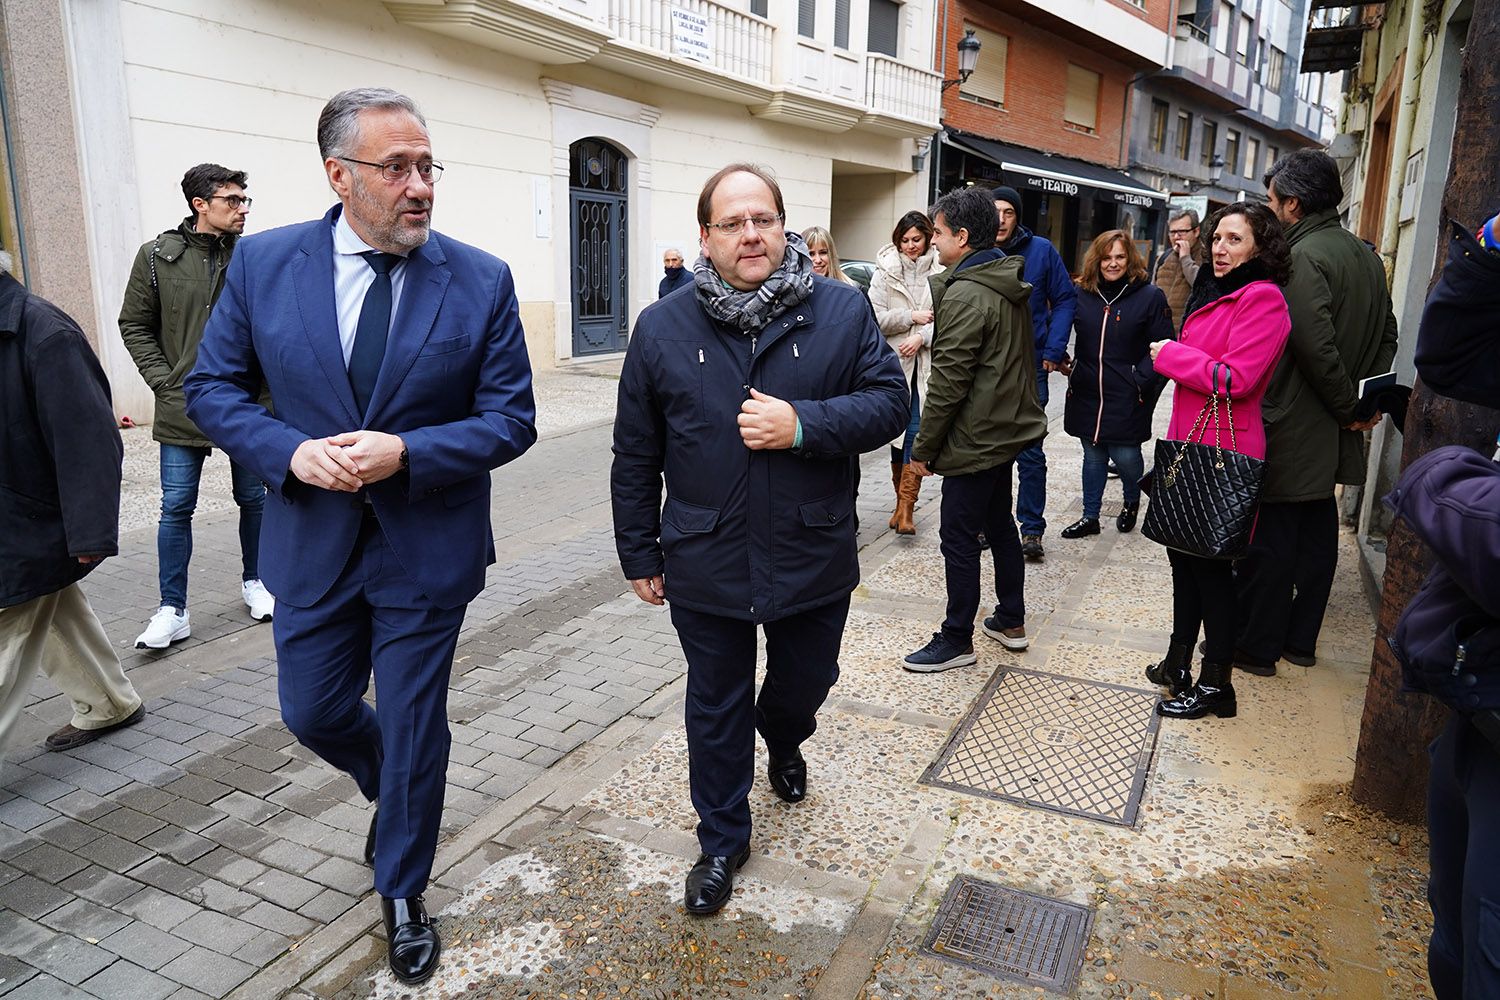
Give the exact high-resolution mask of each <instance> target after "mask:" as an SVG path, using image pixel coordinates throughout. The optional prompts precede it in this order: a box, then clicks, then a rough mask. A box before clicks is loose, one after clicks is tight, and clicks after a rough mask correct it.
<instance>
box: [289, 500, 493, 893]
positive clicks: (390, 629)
mask: <svg viewBox="0 0 1500 1000" xmlns="http://www.w3.org/2000/svg"><path fill="white" fill-rule="evenodd" d="M466 610H467V608H466V607H464V606H461V607H458V608H452V609H444V608H439V607H437V606H436V605H434V604H433V603H432V602H431V601H430V600H429V599H428V598H427V596H426V595H425V594H423V593H422V591H421V589H420V588H419V587H418V586H417V584H416V583H415V582H414V581H413V580H412V579H411V577H410V576H409V575H408V574H407V572H406V571H405V570H404V569H403V568H402V566H401V564H400V562H399V561H397V559H396V555H395V553H394V552H393V551H392V550H391V547H390V545H389V544H388V543H387V541H386V539H385V535H384V534H383V533H382V532H381V529H380V525H379V523H378V522H377V521H376V520H375V518H374V516H373V514H372V513H369V512H367V513H366V516H365V518H364V521H363V523H362V524H361V526H360V533H359V540H358V541H357V542H356V544H355V546H354V551H353V553H352V554H351V555H350V557H349V562H348V564H347V565H345V567H344V570H343V572H342V573H340V574H339V577H338V579H337V580H336V581H335V583H334V585H333V587H332V588H331V589H330V590H329V591H328V593H327V595H325V596H324V597H323V598H322V599H321V600H319V601H318V602H317V603H316V604H314V605H313V606H312V607H308V608H299V607H294V606H292V605H290V604H287V603H286V602H284V601H279V600H278V601H277V604H276V617H275V619H274V622H273V624H274V630H275V635H276V656H277V677H278V688H279V691H280V696H281V717H282V719H283V721H285V722H286V725H287V728H288V729H290V730H291V732H292V735H294V736H296V737H297V739H298V740H299V741H300V742H301V743H302V745H303V746H305V747H307V748H308V749H309V750H311V751H313V753H316V754H317V755H318V756H319V757H322V758H323V759H324V760H325V761H327V762H328V763H330V764H332V765H333V766H334V767H336V768H338V769H339V770H341V771H345V772H347V773H348V774H349V775H350V776H351V777H353V778H354V781H355V783H356V784H358V785H359V790H360V791H361V792H362V793H364V796H365V798H367V799H371V800H375V799H379V800H380V818H379V821H378V824H377V827H376V831H375V889H376V891H378V892H379V893H380V894H381V895H382V896H385V897H387V898H390V899H407V898H410V897H412V896H418V895H421V893H422V891H423V890H424V889H425V888H426V886H427V880H428V877H429V876H430V875H431V874H432V861H433V855H434V853H435V852H436V850H437V840H438V827H439V824H440V822H441V820H442V815H443V792H444V785H445V780H446V775H447V771H448V747H449V745H450V743H451V742H452V740H451V736H450V734H449V732H448V715H447V707H448V675H449V672H450V670H451V669H452V666H453V651H454V648H455V647H456V646H457V643H458V630H459V627H460V626H461V625H462V624H463V619H464V612H465V611H466ZM372 670H373V672H374V677H375V691H376V695H377V703H376V705H375V707H374V708H371V706H370V705H369V704H368V703H367V702H365V700H364V695H365V691H366V690H367V689H368V687H369V685H370V675H371V672H372Z"/></svg>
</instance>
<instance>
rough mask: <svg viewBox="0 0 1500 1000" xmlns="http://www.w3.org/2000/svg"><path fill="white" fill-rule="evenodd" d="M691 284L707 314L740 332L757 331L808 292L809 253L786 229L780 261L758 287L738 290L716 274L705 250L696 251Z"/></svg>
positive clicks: (811, 276) (810, 277) (804, 296)
mask: <svg viewBox="0 0 1500 1000" xmlns="http://www.w3.org/2000/svg"><path fill="white" fill-rule="evenodd" d="M693 284H694V287H695V289H696V293H697V296H698V304H699V305H701V306H702V307H703V311H704V312H706V313H708V314H709V316H711V317H713V318H714V319H716V320H718V321H719V322H720V323H723V324H724V325H726V326H729V327H733V328H734V329H736V330H738V331H739V332H740V333H758V332H759V331H761V330H763V329H765V328H766V326H768V325H769V324H770V323H771V321H772V320H774V319H776V318H777V317H778V316H780V315H781V314H782V313H784V312H786V311H787V310H788V309H794V308H796V307H797V306H798V305H799V304H801V303H802V302H804V301H806V299H807V297H808V296H810V295H811V294H812V288H813V266H812V257H811V256H809V255H808V252H807V244H806V243H804V242H803V241H802V237H801V236H799V235H797V234H796V233H793V232H788V233H787V234H786V254H785V256H783V257H782V258H781V265H780V266H779V267H777V268H776V270H775V271H772V272H771V275H770V277H768V278H766V280H765V281H763V282H761V285H760V287H759V288H753V289H751V290H750V291H748V292H742V291H740V290H739V289H738V288H735V287H734V286H732V285H730V284H729V283H728V282H726V281H725V280H724V279H723V278H721V277H719V272H718V271H717V270H715V269H714V265H713V261H711V260H709V259H708V256H707V255H706V254H704V255H700V256H699V257H698V261H697V263H695V264H694V265H693Z"/></svg>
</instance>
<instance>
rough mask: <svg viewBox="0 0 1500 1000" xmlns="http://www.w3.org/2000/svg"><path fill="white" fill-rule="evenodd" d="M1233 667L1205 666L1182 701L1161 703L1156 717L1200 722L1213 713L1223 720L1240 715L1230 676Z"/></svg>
mask: <svg viewBox="0 0 1500 1000" xmlns="http://www.w3.org/2000/svg"><path fill="white" fill-rule="evenodd" d="M1233 671H1234V665H1233V664H1231V663H1205V664H1203V669H1202V670H1200V671H1199V672H1198V683H1197V684H1194V685H1193V686H1192V689H1191V690H1189V691H1188V693H1187V694H1185V695H1183V696H1182V697H1181V698H1172V699H1170V700H1168V701H1163V702H1158V703H1157V706H1156V714H1157V715H1164V716H1166V717H1167V718H1169V719H1201V718H1203V717H1204V716H1205V715H1207V714H1208V713H1210V712H1212V713H1213V714H1214V715H1217V716H1218V717H1219V718H1221V719H1232V718H1234V717H1235V714H1236V713H1237V712H1238V711H1239V707H1238V706H1237V705H1236V704H1235V701H1234V685H1233V684H1230V683H1229V675H1230V674H1231V673H1232V672H1233Z"/></svg>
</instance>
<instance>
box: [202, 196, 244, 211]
mask: <svg viewBox="0 0 1500 1000" xmlns="http://www.w3.org/2000/svg"><path fill="white" fill-rule="evenodd" d="M208 200H209V201H222V202H223V203H224V204H226V205H228V206H229V207H230V208H249V207H250V206H251V204H252V203H254V201H255V199H254V198H246V197H244V196H242V195H237V194H211V195H209V196H208Z"/></svg>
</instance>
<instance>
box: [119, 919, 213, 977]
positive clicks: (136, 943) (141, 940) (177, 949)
mask: <svg viewBox="0 0 1500 1000" xmlns="http://www.w3.org/2000/svg"><path fill="white" fill-rule="evenodd" d="M99 946H100V947H101V948H105V949H107V950H109V951H112V952H114V953H115V954H117V955H119V956H121V957H122V958H127V959H129V960H130V961H132V962H134V963H136V964H137V965H140V966H143V967H145V968H147V969H159V968H161V967H162V966H163V965H166V964H167V963H168V962H170V961H172V959H174V958H176V957H177V956H179V955H181V954H183V953H185V952H186V951H187V950H188V949H189V948H191V947H192V945H190V944H189V943H188V942H186V941H184V940H182V938H180V937H175V936H173V935H171V934H168V933H167V932H166V931H163V930H159V929H157V928H155V927H152V926H151V925H150V924H147V923H143V922H141V921H139V920H137V921H135V922H134V923H132V924H130V925H129V926H127V927H124V928H122V929H121V930H119V931H116V932H115V933H114V934H111V935H110V936H109V937H107V938H105V939H103V940H102V941H100V942H99Z"/></svg>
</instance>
